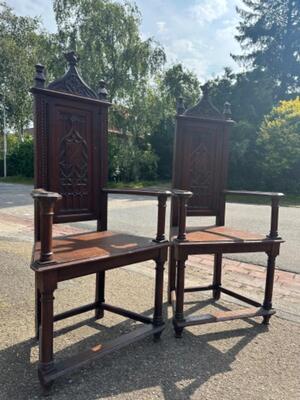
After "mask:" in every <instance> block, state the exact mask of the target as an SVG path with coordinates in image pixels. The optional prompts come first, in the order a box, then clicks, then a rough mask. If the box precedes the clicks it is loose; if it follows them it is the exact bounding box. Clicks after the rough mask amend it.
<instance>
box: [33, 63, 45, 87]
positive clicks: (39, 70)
mask: <svg viewBox="0 0 300 400" xmlns="http://www.w3.org/2000/svg"><path fill="white" fill-rule="evenodd" d="M34 81H35V87H39V88H44V87H45V81H46V78H45V67H44V66H43V65H42V64H36V65H35V77H34Z"/></svg>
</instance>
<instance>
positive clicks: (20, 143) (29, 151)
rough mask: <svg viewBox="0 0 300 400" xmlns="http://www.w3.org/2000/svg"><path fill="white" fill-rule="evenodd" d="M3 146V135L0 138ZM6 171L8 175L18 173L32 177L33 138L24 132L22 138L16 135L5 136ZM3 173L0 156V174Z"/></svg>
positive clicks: (0, 143)
mask: <svg viewBox="0 0 300 400" xmlns="http://www.w3.org/2000/svg"><path fill="white" fill-rule="evenodd" d="M0 146H1V148H3V136H2V137H1V140H0ZM7 148H8V154H7V173H8V176H12V175H20V176H25V177H28V178H31V177H33V138H32V136H31V135H27V134H24V136H23V137H22V140H20V139H19V138H18V136H17V135H8V137H7ZM2 175H3V159H2V157H1V156H0V176H2Z"/></svg>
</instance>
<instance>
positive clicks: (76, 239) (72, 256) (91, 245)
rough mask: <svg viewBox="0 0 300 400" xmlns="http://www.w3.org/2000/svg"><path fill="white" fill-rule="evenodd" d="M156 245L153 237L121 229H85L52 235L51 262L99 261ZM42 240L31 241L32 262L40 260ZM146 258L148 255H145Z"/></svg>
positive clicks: (58, 263) (54, 263)
mask: <svg viewBox="0 0 300 400" xmlns="http://www.w3.org/2000/svg"><path fill="white" fill-rule="evenodd" d="M156 247H157V243H155V242H153V239H151V238H146V237H140V236H135V235H129V234H126V233H122V232H112V231H103V232H97V231H95V232H86V233H81V234H75V235H69V236H62V237H57V238H54V239H53V247H52V251H53V263H52V264H51V266H52V268H53V266H54V265H63V264H64V263H70V262H75V261H76V262H77V264H78V263H79V262H85V261H87V260H88V261H91V260H95V261H100V260H103V259H104V260H106V259H107V258H112V257H119V256H122V255H124V254H125V255H127V254H128V253H131V254H133V253H139V252H144V251H145V250H151V249H153V248H156ZM40 252H41V242H40V241H38V242H36V243H35V245H34V262H36V261H39V258H40ZM145 258H147V256H145Z"/></svg>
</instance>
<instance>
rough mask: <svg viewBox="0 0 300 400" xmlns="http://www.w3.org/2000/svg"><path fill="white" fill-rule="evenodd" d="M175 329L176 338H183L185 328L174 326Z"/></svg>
mask: <svg viewBox="0 0 300 400" xmlns="http://www.w3.org/2000/svg"><path fill="white" fill-rule="evenodd" d="M174 330H175V338H176V339H181V338H182V332H183V328H178V327H174Z"/></svg>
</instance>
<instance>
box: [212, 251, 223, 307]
mask: <svg viewBox="0 0 300 400" xmlns="http://www.w3.org/2000/svg"><path fill="white" fill-rule="evenodd" d="M221 279H222V253H216V254H215V257H214V275H213V285H214V286H216V289H213V298H214V299H215V300H219V298H220V297H221V291H220V286H221Z"/></svg>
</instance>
